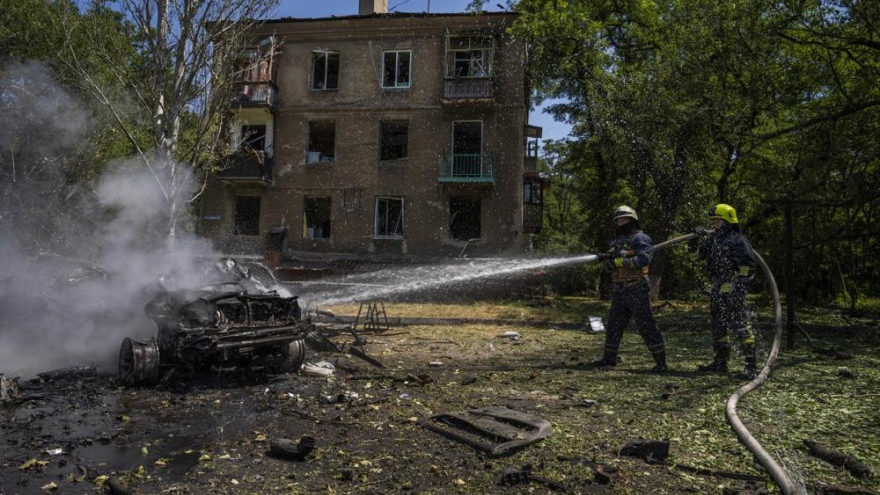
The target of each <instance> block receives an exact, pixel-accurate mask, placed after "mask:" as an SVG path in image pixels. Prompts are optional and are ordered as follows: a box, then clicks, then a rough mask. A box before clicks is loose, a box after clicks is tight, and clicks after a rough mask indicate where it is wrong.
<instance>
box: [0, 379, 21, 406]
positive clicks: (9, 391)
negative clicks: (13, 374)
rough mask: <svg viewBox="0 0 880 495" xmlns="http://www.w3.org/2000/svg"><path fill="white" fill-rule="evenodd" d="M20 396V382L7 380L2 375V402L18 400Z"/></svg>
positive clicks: (0, 382) (0, 398) (0, 399)
mask: <svg viewBox="0 0 880 495" xmlns="http://www.w3.org/2000/svg"><path fill="white" fill-rule="evenodd" d="M20 394H21V392H20V391H19V388H18V380H17V379H11V378H6V377H5V376H3V374H2V373H0V402H4V401H11V400H13V399H17V398H18V396H19V395H20Z"/></svg>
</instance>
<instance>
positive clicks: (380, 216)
mask: <svg viewBox="0 0 880 495" xmlns="http://www.w3.org/2000/svg"><path fill="white" fill-rule="evenodd" d="M515 18H516V14H513V13H484V14H479V15H475V14H430V13H421V14H413V13H388V12H387V3H386V2H385V1H383V0H361V2H360V14H359V15H356V16H344V17H329V18H312V19H299V18H284V19H276V20H269V21H267V22H266V23H264V24H263V25H261V27H260V32H259V36H258V39H259V40H261V41H260V42H258V43H256V44H255V45H254V46H253V47H251V49H249V50H247V51H246V52H245V53H244V54H243V56H244V58H243V60H242V66H241V70H239V71H238V72H237V73H236V79H237V88H238V90H237V91H236V94H235V97H234V98H233V100H232V101H231V105H230V108H231V111H232V112H233V113H234V118H235V126H234V131H233V135H232V136H231V143H230V144H232V145H233V148H234V149H235V153H233V154H231V155H229V156H228V157H227V159H226V160H224V162H223V164H222V168H221V170H219V171H218V172H216V173H215V174H214V175H213V176H212V177H210V178H209V181H208V183H207V186H206V189H205V192H204V195H203V198H202V203H201V216H200V221H199V228H200V232H201V234H202V235H204V236H205V237H207V238H209V239H211V240H212V242H213V243H214V246H215V248H216V249H217V250H219V251H221V252H224V253H227V254H237V255H262V254H263V253H264V251H266V250H267V249H268V251H270V252H274V254H275V256H277V257H280V260H281V261H283V260H290V259H308V258H309V257H317V258H318V259H320V258H321V257H323V258H324V259H327V258H329V257H332V256H343V255H344V256H349V257H356V258H357V257H360V258H363V259H377V258H381V259H406V258H431V257H458V256H460V255H461V254H462V253H463V252H464V251H465V250H466V253H467V255H468V256H471V257H477V256H501V255H516V254H520V253H522V252H523V251H526V250H528V249H529V247H530V244H531V236H532V235H533V234H535V233H537V232H538V231H539V230H540V228H541V217H542V212H541V196H542V188H543V187H544V182H543V180H542V179H541V178H540V177H539V176H538V175H537V174H536V171H535V162H536V159H537V148H538V139H539V138H540V137H541V129H540V128H539V127H535V126H531V125H529V124H528V115H529V93H530V90H529V83H528V80H527V77H526V71H525V65H526V47H525V45H524V43H523V42H522V41H520V40H517V39H516V38H513V37H511V36H510V35H509V34H508V33H507V30H508V28H509V27H510V26H511V25H512V23H513V22H514V20H515ZM276 261H277V260H276Z"/></svg>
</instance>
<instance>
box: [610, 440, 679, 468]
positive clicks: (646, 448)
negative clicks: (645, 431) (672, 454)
mask: <svg viewBox="0 0 880 495" xmlns="http://www.w3.org/2000/svg"><path fill="white" fill-rule="evenodd" d="M618 455H626V456H630V457H640V458H642V459H645V460H646V461H649V462H652V461H655V462H656V461H660V462H663V461H666V459H669V440H646V439H643V438H640V439H637V440H631V441H630V442H629V443H627V444H626V445H624V446H623V448H621V449H620V452H619V453H618Z"/></svg>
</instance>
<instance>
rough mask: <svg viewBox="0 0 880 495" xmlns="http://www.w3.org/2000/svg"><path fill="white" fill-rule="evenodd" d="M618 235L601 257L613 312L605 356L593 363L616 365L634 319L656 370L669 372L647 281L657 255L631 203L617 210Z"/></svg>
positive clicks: (610, 317)
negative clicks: (605, 270)
mask: <svg viewBox="0 0 880 495" xmlns="http://www.w3.org/2000/svg"><path fill="white" fill-rule="evenodd" d="M614 222H615V223H616V224H617V237H616V238H615V239H614V240H613V241H612V242H611V247H610V249H609V250H608V251H607V252H606V253H603V254H601V255H599V258H600V259H601V260H603V265H604V266H605V268H606V269H608V270H609V271H610V272H611V282H612V284H613V286H614V287H613V291H612V294H611V311H610V313H609V315H608V326H607V328H606V333H605V350H604V353H603V355H602V359H600V360H598V361H595V362H593V365H594V366H597V367H603V368H605V367H611V366H615V365H616V364H617V352H618V350H619V349H620V341H621V340H622V339H623V331H624V329H625V328H626V326H627V324H629V320H630V318H632V319H634V320H635V322H636V326H637V327H638V332H639V335H641V336H642V340H644V342H645V344H646V345H647V346H648V350H650V351H651V355H652V356H653V357H654V362H655V363H656V364H655V366H654V368H653V369H652V370H651V371H653V372H654V373H663V372H665V371H666V369H667V368H666V345H665V344H664V342H663V336H662V335H661V334H660V328H659V327H658V326H657V322H656V321H655V320H654V315H653V314H652V313H651V298H650V291H651V287H650V284H649V282H648V265H649V264H650V263H651V258H652V256H653V255H654V244H653V243H652V242H651V238H650V237H648V235H647V234H645V233H644V232H642V230H641V228H640V226H639V217H638V215H636V212H635V210H633V209H632V208H630V207H629V206H620V207H618V208H617V209H616V210H615V212H614Z"/></svg>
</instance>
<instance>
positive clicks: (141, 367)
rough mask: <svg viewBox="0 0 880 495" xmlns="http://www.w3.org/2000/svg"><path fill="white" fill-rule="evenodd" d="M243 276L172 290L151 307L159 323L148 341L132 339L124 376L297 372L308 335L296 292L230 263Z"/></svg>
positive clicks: (131, 381)
mask: <svg viewBox="0 0 880 495" xmlns="http://www.w3.org/2000/svg"><path fill="white" fill-rule="evenodd" d="M223 266H225V267H226V268H228V269H229V270H227V271H226V272H224V273H227V274H228V273H232V274H234V275H236V276H237V277H238V280H235V281H232V282H219V283H216V284H212V285H207V286H203V287H200V288H198V289H194V290H187V289H184V290H167V289H165V288H164V287H163V288H162V289H161V290H160V291H159V292H158V294H157V295H156V296H155V297H154V298H153V299H151V300H150V301H149V302H148V303H147V304H146V306H145V308H144V310H145V312H146V314H147V316H149V317H150V318H151V319H152V320H153V321H154V322H155V323H156V326H157V327H158V333H157V336H156V337H155V338H153V339H151V340H149V341H147V342H141V341H136V340H133V339H130V338H126V339H125V340H124V341H123V343H122V347H121V349H120V351H119V374H118V377H119V381H120V382H121V383H123V384H126V385H137V384H150V383H155V382H157V381H159V380H160V379H161V378H162V377H168V376H170V374H171V373H173V372H175V371H186V372H199V371H213V372H218V371H241V370H261V371H268V372H271V373H287V372H292V371H296V370H298V369H299V368H300V366H302V363H303V361H304V359H305V343H304V340H305V337H306V335H308V333H309V332H310V331H312V330H313V329H314V325H312V324H311V322H310V321H308V320H303V319H302V311H301V309H300V306H299V303H298V302H297V297H296V296H282V295H279V294H278V293H277V292H276V291H270V290H265V289H264V288H262V286H260V285H258V284H254V283H251V280H250V279H249V278H248V275H249V273H248V271H247V270H246V269H244V268H243V267H240V266H238V265H236V264H235V263H234V262H231V261H227V262H225V264H224V265H223Z"/></svg>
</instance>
